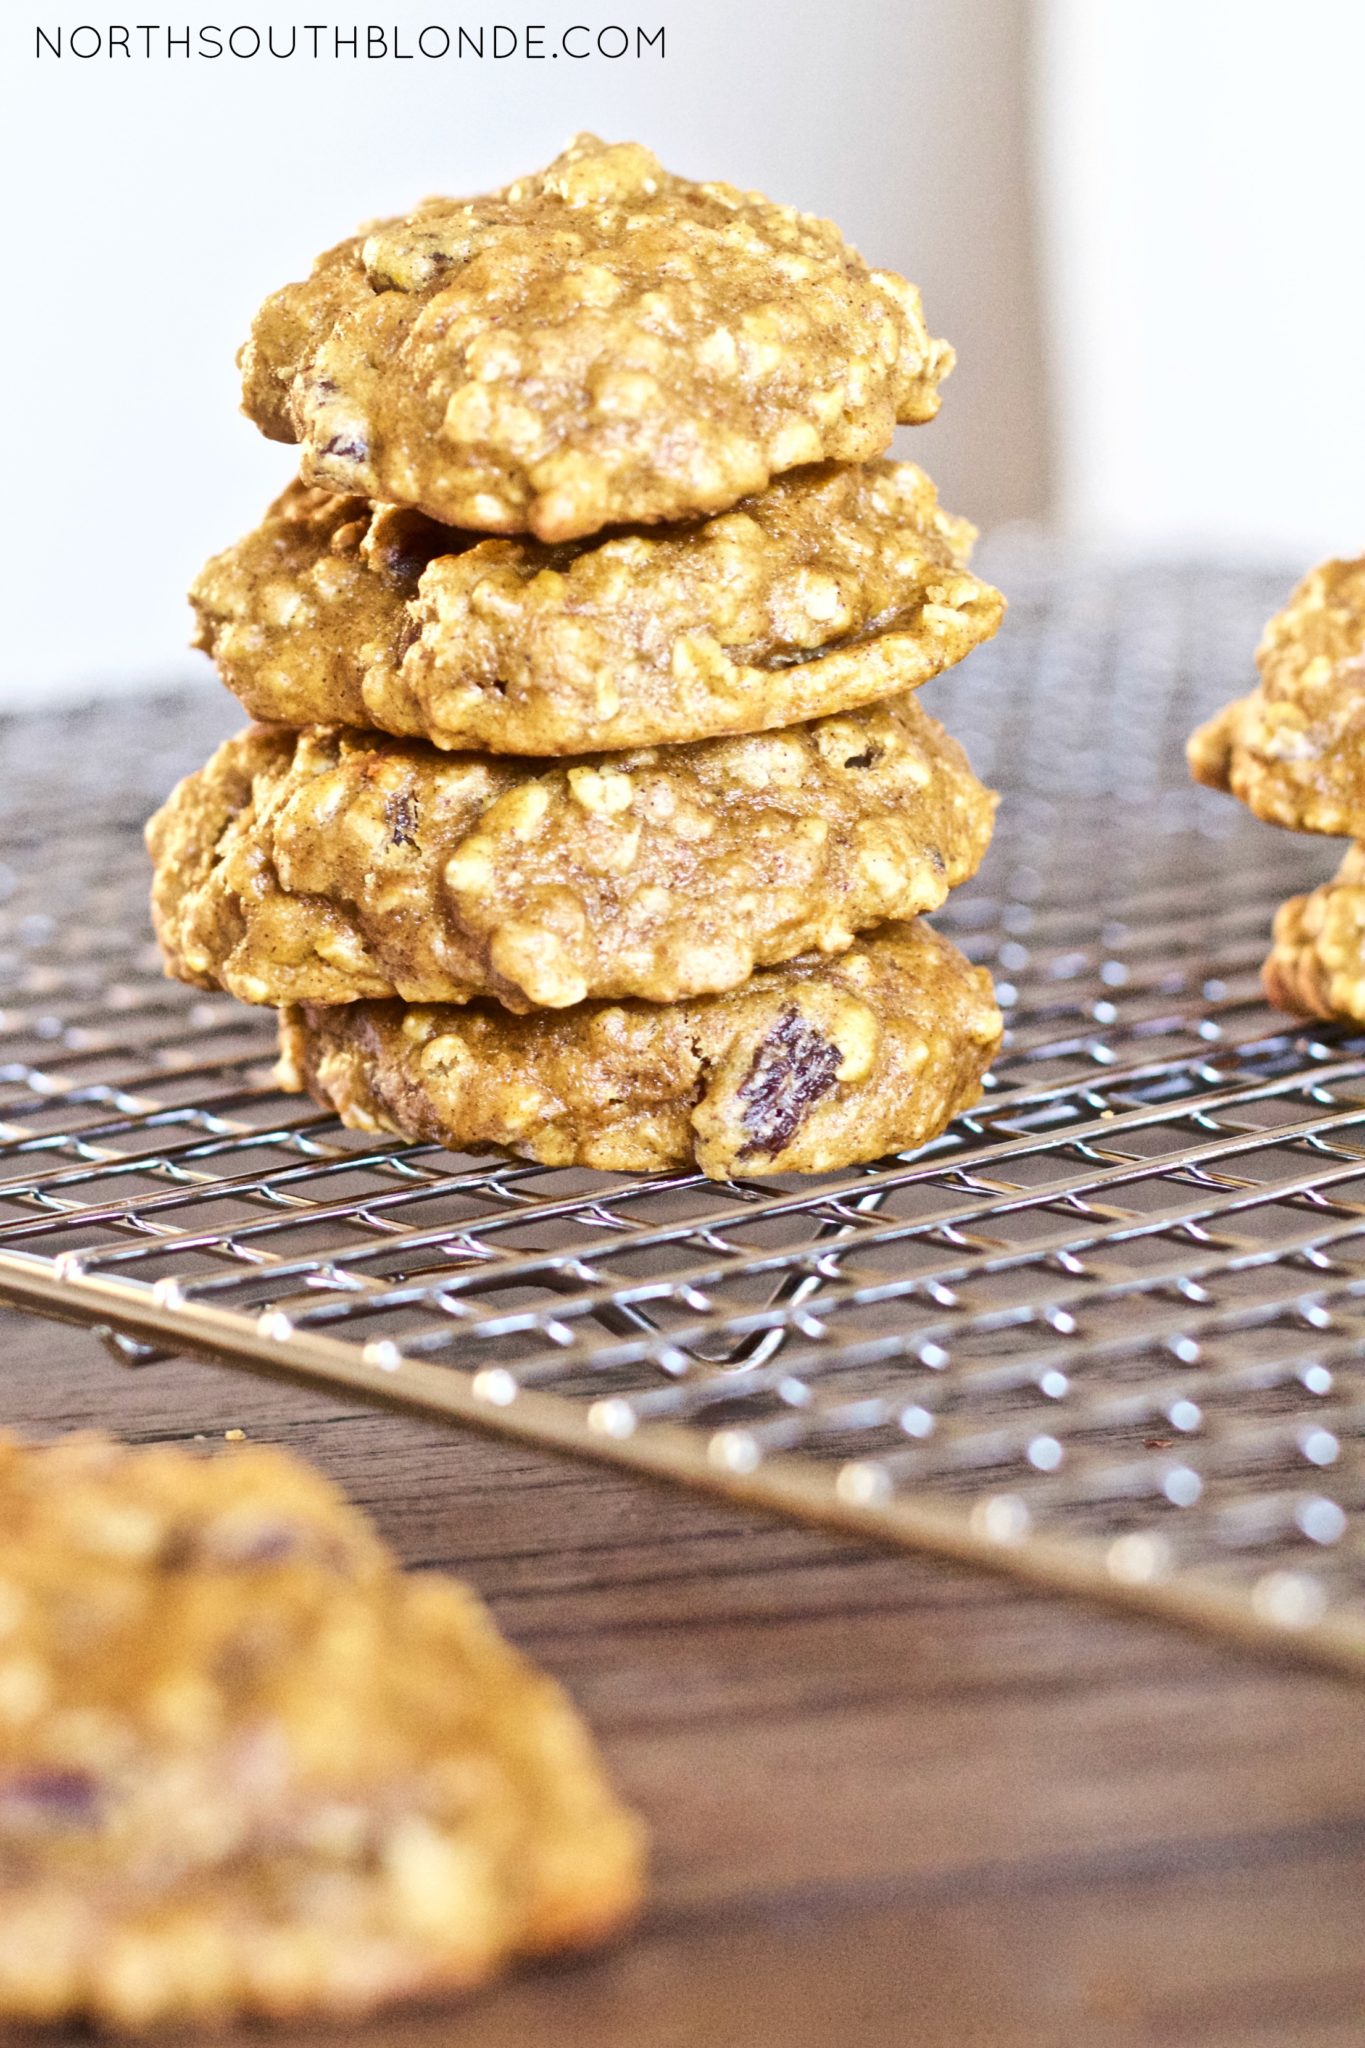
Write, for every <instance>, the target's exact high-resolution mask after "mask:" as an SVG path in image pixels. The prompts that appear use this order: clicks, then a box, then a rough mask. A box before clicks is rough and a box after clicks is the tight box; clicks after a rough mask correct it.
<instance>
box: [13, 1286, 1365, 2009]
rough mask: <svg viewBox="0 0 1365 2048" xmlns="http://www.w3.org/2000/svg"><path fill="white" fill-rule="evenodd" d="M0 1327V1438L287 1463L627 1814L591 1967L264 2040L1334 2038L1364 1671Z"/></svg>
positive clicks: (18, 1327) (1353, 1923)
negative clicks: (607, 1945)
mask: <svg viewBox="0 0 1365 2048" xmlns="http://www.w3.org/2000/svg"><path fill="white" fill-rule="evenodd" d="M0 1338H2V1339H3V1342H4V1358H5V1407H4V1416H3V1420H4V1421H5V1422H6V1423H7V1424H8V1425H10V1426H13V1427H16V1428H19V1429H23V1430H28V1431H33V1432H48V1433H50V1432H51V1431H53V1430H54V1429H57V1428H67V1427H80V1426H89V1425H98V1426H102V1427H108V1428H114V1429H117V1430H118V1431H119V1432H120V1433H122V1434H123V1435H124V1436H126V1437H128V1438H130V1439H133V1440H139V1441H145V1440H150V1439H161V1438H185V1437H189V1436H192V1435H193V1434H195V1433H196V1432H204V1433H207V1434H208V1435H210V1436H213V1435H221V1433H222V1432H223V1431H224V1430H226V1429H229V1428H234V1427H236V1428H242V1429H245V1430H246V1432H247V1434H248V1435H249V1436H251V1437H253V1438H263V1439H270V1440H272V1441H276V1442H280V1443H285V1444H288V1445H289V1446H291V1447H292V1448H293V1449H295V1450H298V1451H301V1452H303V1453H304V1454H305V1455H306V1456H308V1457H310V1458H312V1459H314V1460H316V1461H317V1463H318V1464H319V1465H321V1466H323V1467H324V1468H325V1469H326V1470H327V1471H328V1472H329V1473H331V1474H332V1475H333V1477H334V1478H336V1479H337V1480H338V1481H340V1483H341V1484H342V1485H343V1486H344V1487H345V1488H346V1490H347V1491H348V1492H349V1493H350V1494H351V1495H352V1497H353V1498H354V1499H356V1500H358V1501H360V1502H362V1503H363V1504H364V1505H365V1506H366V1507H367V1508H369V1509H371V1510H372V1511H373V1513H374V1514H375V1515H376V1517H377V1518H378V1520H379V1522H380V1524H381V1525H382V1527H383V1529H384V1531H385V1533H386V1534H387V1535H388V1537H389V1538H390V1539H391V1540H392V1542H393V1543H394V1544H395V1545H396V1546H397V1548H398V1549H399V1551H400V1552H401V1553H402V1555H403V1556H404V1558H405V1559H406V1560H407V1561H408V1562H409V1563H411V1564H414V1565H440V1566H443V1567H449V1568H450V1569H452V1570H454V1571H456V1572H459V1573H460V1574H462V1575H463V1576H465V1577H467V1578H468V1579H470V1580H471V1581H472V1582H473V1583H474V1584H475V1585H476V1586H477V1587H478V1588H479V1590H480V1591H481V1592H482V1593H483V1594H484V1595H486V1597H487V1598H488V1600H489V1601H490V1602H491V1603H492V1606H493V1608H494V1610H495V1612H496V1614H497V1616H498V1619H499V1621H500V1622H501V1623H502V1626H503V1627H504V1629H505V1630H506V1631H507V1633H508V1635H509V1636H511V1637H512V1638H514V1640H515V1641H516V1642H518V1643H519V1644H520V1645H521V1646H522V1647H523V1648H524V1649H526V1650H527V1651H528V1652H529V1653H530V1654H531V1655H532V1656H533V1657H535V1658H536V1659H538V1660H539V1662H540V1663H542V1664H543V1665H545V1666H546V1667H547V1668H548V1669H549V1670H551V1671H552V1672H554V1673H555V1674H556V1676H558V1677H559V1678H560V1679H562V1680H563V1681H564V1682H565V1684H566V1685H568V1686H569V1687H570V1689H571V1690H572V1692H573V1693H574V1695H575V1697H576V1698H577V1699H578V1701H579V1702H580V1704H581V1705H582V1707H583V1709H584V1710H585V1712H586V1713H587V1715H588V1717H589V1719H590V1720H591V1722H592V1724H593V1726H594V1728H595V1729H596V1731H597V1733H598V1735H599V1737H600V1739H601V1743H602V1746H603V1749H604V1750H605V1752H606V1755H607V1757H608V1760H609V1762H610V1765H611V1768H612V1770H613V1772H614V1774H615V1777H616V1779H617V1782H618V1783H619V1784H620V1786H621V1787H622V1789H623V1790H624V1791H625V1792H626V1793H627V1794H628V1795H629V1796H630V1798H631V1799H632V1800H634V1801H635V1802H636V1803H637V1804H638V1805H639V1807H640V1808H641V1809H642V1810H643V1811H644V1813H645V1814H646V1815H647V1816H648V1818H649V1820H650V1822H651V1824H652V1826H653V1829H654V1833H655V1840H656V1856H655V1870H654V1881H653V1891H652V1899H651V1904H650V1908H649V1912H648V1915H647V1918H646V1919H645V1921H644V1924H643V1925H642V1926H641V1928H640V1929H639V1930H638V1932H637V1933H636V1934H635V1936H634V1937H633V1938H632V1939H631V1940H630V1941H629V1942H628V1943H627V1944H626V1945H625V1946H623V1947H621V1948H620V1949H618V1950H617V1951H615V1952H614V1953H612V1954H609V1955H605V1956H602V1957H599V1958H596V1959H594V1960H592V1961H589V1962H586V1963H580V1964H576V1965H574V1966H572V1967H569V1968H561V1969H555V1970H549V1969H547V1970H541V1971H538V1972H535V1973H531V1974H527V1975H523V1976H522V1977H520V1978H519V1979H517V1980H515V1981H513V1982H511V1983H508V1984H506V1985H504V1986H502V1987H500V1988H498V1989H497V1990H495V1991H493V1992H490V1993H489V1994H487V1995H485V1996H484V1997H482V1998H479V1999H477V2000H475V2001H473V2002H471V2003H467V2004H465V2005H463V2006H459V2007H455V2008H447V2009H443V2010H441V2011H439V2012H435V2011H429V2012H423V2013H418V2014H411V2015H405V2016H403V2017H401V2018H396V2019H391V2020H388V2021H386V2022H384V2023H382V2024H374V2025H371V2026H368V2027H359V2028H342V2029H340V2030H337V2029H335V2028H323V2027H320V2028H316V2029H313V2028H305V2029H293V2030H289V2029H286V2030H283V2031H282V2032H280V2033H279V2034H272V2035H271V2036H270V2037H269V2038H270V2040H271V2041H272V2042H273V2041H278V2042H279V2043H280V2044H281V2048H304V2044H307V2048H437V2044H441V2048H445V2044H448V2043H458V2044H459V2048H530V2044H540V2043H545V2044H553V2048H769V2044H771V2048H835V2044H837V2048H901V2044H906V2048H940V2044H942V2048H987V2044H989V2048H1024V2044H1028V2048H1043V2044H1047V2048H1053V2044H1056V2048H1119V2044H1122V2048H1128V2044H1138V2043H1141V2044H1144V2048H1146V2044H1158V2043H1160V2044H1165V2043H1185V2042H1189V2043H1192V2044H1193V2043H1198V2044H1199V2048H1233V2044H1234V2043H1236V2044H1242V2043H1247V2044H1270V2043H1275V2044H1295V2048H1297V2044H1304V2048H1309V2044H1311V2048H1360V2044H1361V2043H1362V2041H1365V1690H1362V1689H1359V1688H1353V1687H1351V1686H1349V1685H1348V1684H1347V1683H1345V1682H1344V1681H1340V1680H1337V1679H1334V1678H1330V1677H1325V1676H1319V1675H1316V1674H1314V1673H1305V1672H1302V1671H1293V1670H1289V1669H1277V1668H1275V1667H1273V1666H1271V1665H1269V1664H1266V1663H1262V1662H1259V1661H1253V1660H1252V1659H1251V1658H1249V1657H1243V1656H1239V1655H1236V1654H1234V1653H1231V1652H1229V1651H1226V1650H1222V1649H1216V1648H1208V1647H1205V1646H1204V1645H1203V1644H1201V1643H1200V1642H1197V1641H1195V1640H1193V1639H1190V1638H1187V1637H1185V1636H1182V1635H1180V1634H1177V1633H1175V1632H1173V1631H1170V1630H1167V1629H1164V1628H1161V1627H1158V1626H1155V1625H1150V1624H1147V1623H1143V1622H1139V1621H1132V1620H1126V1619H1118V1618H1111V1617H1109V1616H1106V1615H1103V1614H1100V1613H1097V1612H1092V1611H1090V1610H1088V1609H1084V1608H1080V1607H1073V1606H1070V1605H1067V1604H1065V1603H1063V1602H1062V1601H1059V1600H1052V1599H1047V1598H1043V1597H1040V1596H1037V1595H1033V1594H1029V1593H1026V1592H1021V1591H1016V1590H1014V1589H1013V1588H1012V1587H1010V1586H1008V1585H1007V1584H1004V1583H1001V1582H997V1581H994V1580H991V1579H988V1578H985V1577H978V1576H974V1575H972V1574H969V1573H967V1572H965V1571H958V1570H953V1569H950V1568H947V1567H945V1566H943V1565H941V1564H936V1563H932V1562H920V1561H919V1560H916V1559H913V1558H908V1557H904V1556H885V1555H878V1554H871V1553H868V1552H866V1551H864V1550H861V1549H859V1548H857V1547H856V1546H855V1545H853V1544H851V1543H847V1542H843V1541H838V1540H835V1539H832V1538H826V1537H823V1536H819V1535H814V1534H811V1533H808V1532H806V1531H804V1530H800V1529H795V1528H785V1527H779V1526H775V1525H774V1524H772V1523H770V1522H767V1521H764V1520H761V1519H758V1518H756V1517H751V1516H748V1515H744V1514H739V1513H735V1512H732V1511H729V1510H727V1509H724V1508H721V1507H718V1506H716V1505H715V1504H713V1503H710V1502H706V1501H699V1500H694V1499H691V1498H689V1497H687V1496H685V1495H683V1494H681V1493H674V1492H670V1491H664V1490H656V1489H655V1488H653V1487H651V1486H649V1485H647V1484H645V1483H643V1482H640V1481H637V1480H634V1479H631V1478H629V1477H626V1476H617V1475H615V1474H612V1473H610V1472H607V1471H604V1470H601V1469H592V1468H587V1467H584V1468H579V1467H578V1466H575V1465H570V1464H567V1463H559V1462H554V1461H552V1460H550V1459H548V1458H544V1457H541V1456H537V1455H532V1454H529V1453H527V1452H525V1451H523V1450H519V1449H516V1448H513V1447H510V1446H506V1445H503V1444H499V1443H494V1442H486V1441H483V1440H480V1439H476V1438H473V1437H466V1436H462V1435H456V1434H452V1433H450V1432H449V1431H446V1430H443V1429H441V1428H438V1427H435V1426H431V1425H427V1424H425V1423H421V1422H418V1421H414V1420H411V1419H408V1418H405V1417H401V1416H393V1415H383V1414H372V1413H368V1412H365V1411H363V1410H358V1409H356V1408H354V1407H352V1406H349V1405H347V1404H346V1403H344V1402H342V1401H338V1400H333V1399H330V1398H327V1397H325V1396H323V1395H319V1394H317V1393H315V1392H303V1391H299V1390H296V1389H293V1388H290V1387H285V1386H276V1385H273V1384H269V1383H267V1382H264V1381H260V1380H255V1379H252V1378H250V1377H247V1376H245V1375H243V1374H240V1373H237V1372H230V1371H228V1370H225V1369H220V1368H216V1367H209V1366H205V1365H199V1364H191V1363H186V1362H183V1361H177V1362H174V1363H170V1364H163V1365H156V1366H150V1367H144V1368H140V1369H136V1370H130V1369H128V1368H126V1367H122V1366H120V1365H118V1364H117V1363H115V1362H114V1360H113V1359H112V1358H110V1357H108V1356H107V1355H106V1354H105V1353H104V1352H103V1350H102V1349H101V1348H100V1347H99V1345H98V1343H97V1342H96V1340H95V1339H94V1338H93V1337H90V1336H88V1335H86V1334H84V1333H82V1332H80V1331H75V1330H64V1329H61V1328H58V1327H56V1326H53V1325H48V1324H43V1323H37V1322H31V1321H29V1320H27V1319H25V1318H21V1317H19V1316H15V1315H10V1314H5V1313H0ZM70 2038H71V2039H73V2040H74V2039H75V2038H76V2037H75V2036H72V2037H70ZM251 2038H254V2039H257V2040H260V2039H262V2038H263V2037H262V2036H261V2035H259V2034H255V2035H253V2036H252V2037H251Z"/></svg>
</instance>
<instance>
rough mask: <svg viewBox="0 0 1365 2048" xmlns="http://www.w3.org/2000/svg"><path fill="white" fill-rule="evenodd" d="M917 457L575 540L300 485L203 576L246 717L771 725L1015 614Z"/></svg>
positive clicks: (903, 673)
mask: <svg viewBox="0 0 1365 2048" xmlns="http://www.w3.org/2000/svg"><path fill="white" fill-rule="evenodd" d="M973 539H974V534H973V530H972V528H971V527H970V526H969V525H968V524H967V523H966V521H965V520H961V519H956V518H954V517H953V516H952V515H951V514H949V513H947V512H945V511H944V510H943V509H942V507H941V506H940V505H939V503H938V499H937V496H936V494H935V491H934V487H933V485H932V484H931V483H930V481H929V479H928V477H926V476H925V474H924V472H923V471H922V470H919V469H916V467H915V466H914V464H913V463H909V462H876V463H871V464H869V465H868V466H866V467H859V468H839V467H835V466H833V465H823V466H821V467H817V468H813V469H803V470H799V471H796V472H794V473H793V474H792V475H790V476H788V477H784V478H783V479H782V480H781V481H780V482H778V483H776V484H774V485H773V486H772V487H771V488H770V489H769V490H767V491H765V492H764V493H763V494H762V495H761V496H759V497H756V498H752V499H749V500H748V501H747V502H746V503H744V504H743V505H741V506H738V507H736V509H735V510H733V511H731V512H727V513H725V514H722V515H721V516H720V517H718V518H713V519H704V520H694V521H692V522H690V523H688V524H687V525H685V526H681V527H676V528H669V529H662V528H661V529H644V530H637V531H633V532H625V533H620V532H618V533H614V534H612V535H610V536H609V537H607V538H604V539H598V540H595V541H592V542H587V543H578V544H574V545H569V546H562V547H547V546H545V545H543V544H542V543H541V542H539V541H534V540H526V539H519V540H488V539H480V538H479V537H478V536H477V535H475V534H471V533H468V532H459V531H456V530H454V529H452V528H450V527H443V526H437V525H435V524H434V523H433V522H432V521H430V520H428V519H425V518H424V517H423V516H422V515H421V514H420V513H416V512H409V511H401V510H399V509H397V508H396V507H394V506H391V505H389V506H377V507H376V506H371V505H370V504H368V503H367V502H366V501H365V500H364V499H360V498H346V497H339V496H334V495H333V494H331V493H329V492H327V491H320V490H313V489H309V488H308V487H307V486H305V485H302V484H292V485H291V486H290V487H289V488H288V489H287V490H286V491H285V492H284V494H283V495H282V496H281V497H280V498H279V499H278V500H277V501H276V503H275V504H274V505H272V507H271V508H270V510H269V512H267V514H266V516H265V519H264V520H263V522H262V523H261V525H260V526H259V527H258V528H257V529H256V530H255V532H253V533H251V534H248V535H247V536H246V538H245V539H243V540H241V541H238V542H237V544H236V545H235V546H234V547H230V548H228V549H227V550H226V551H225V552H224V553H222V554H220V555H216V556H215V557H214V558H213V560H212V561H210V562H209V563H208V564H207V565H206V566H205V568H204V569H203V570H202V571H201V573H200V575H199V577H198V579H197V581H196V582H195V585H194V587H193V589H192V590H191V592H190V599H191V603H192V604H193V605H194V608H195V612H196V614H197V618H198V638H197V643H196V644H197V645H198V646H200V647H202V648H204V649H205V650H206V652H208V653H209V654H210V655H212V657H213V659H214V661H215V663H216V664H217V667H218V670H219V673H220V674H221V676H222V678H223V680H224V682H225V683H226V684H227V686H228V688H229V689H230V690H232V691H233V693H234V694H235V695H236V696H237V697H239V698H240V699H241V701H242V703H243V704H244V705H245V706H246V708H247V710H248V711H250V712H251V714H252V716H253V717H256V718H262V719H269V720H274V721H277V722H279V723H281V724H284V725H310V724H324V725H325V724H333V723H339V724H347V725H357V726H372V727H375V728H377V729H378V730H379V731H381V732H390V733H395V734H398V735H401V736H411V737H415V738H425V739H429V740H431V741H433V742H434V743H435V745H437V746H439V747H445V748H453V749H458V748H463V747H475V748H480V749H482V750H484V751H487V752H492V753H514V754H515V753H525V754H566V753H586V752H592V751H596V750H598V749H604V748H606V749H610V748H618V747H633V746H652V745H655V744H658V743H674V742H679V741H686V740H694V739H705V738H707V737H709V736H711V735H714V734H719V733H728V732H757V731H760V730H765V729H767V728H770V727H773V726H782V725H791V724H795V723H796V722H797V721H798V720H800V719H805V718H815V717H819V716H821V715H822V714H824V713H826V712H831V711H842V710H846V709H849V708H851V707H853V706H856V705H859V704H867V703H871V702H872V701H873V700H874V699H877V698H880V697H887V696H891V695H893V694H894V693H896V692H898V691H903V690H908V689H913V688H915V687H916V686H917V685H919V684H920V683H923V682H925V681H927V680H928V678H929V677H931V676H934V675H937V674H938V673H939V672H940V671H941V670H943V669H945V668H949V667H951V666H952V664H953V663H954V662H957V661H960V660H961V659H962V657H963V656H964V655H965V654H967V653H969V652H970V651H971V649H972V648H973V647H975V646H977V645H978V644H979V643H980V642H981V641H983V640H988V639H989V638H990V636H991V635H992V634H993V633H994V631H995V629H996V627H997V626H998V625H999V623H1000V618H1001V614H1002V613H1003V610H1004V600H1003V599H1002V598H1001V596H1000V594H999V592H998V591H996V590H993V589H992V588H991V587H990V585H989V584H985V583H981V582H979V581H978V580H977V578H976V577H974V576H972V575H971V574H970V573H969V571H968V569H967V566H966V564H967V558H968V555H969V553H970V549H971V543H972V540H973Z"/></svg>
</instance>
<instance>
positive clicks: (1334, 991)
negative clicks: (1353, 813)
mask: <svg viewBox="0 0 1365 2048" xmlns="http://www.w3.org/2000/svg"><path fill="white" fill-rule="evenodd" d="M1262 978H1263V980H1264V982H1265V991H1266V994H1267V995H1268V996H1269V998H1270V1000H1271V1002H1272V1003H1276V1004H1278V1005H1279V1007H1280V1008H1281V1009H1282V1010H1291V1011H1293V1012H1294V1013H1295V1015H1297V1016H1300V1017H1347V1018H1351V1019H1353V1020H1354V1021H1355V1022H1356V1023H1362V1024H1365V847H1360V846H1352V847H1351V848H1350V849H1349V851H1348V852H1347V854H1346V858H1345V859H1344V860H1343V861H1342V863H1341V866H1340V867H1339V868H1338V870H1337V872H1336V874H1335V876H1334V877H1333V879H1332V880H1331V881H1330V882H1324V883H1323V885H1322V887H1321V888H1320V889H1314V890H1312V891H1311V892H1310V893H1309V894H1308V895H1306V896H1293V897H1291V898H1290V900H1289V902H1288V903H1285V904H1283V905H1282V906H1281V908H1280V909H1279V910H1278V911H1277V912H1276V915H1275V935H1274V944H1273V945H1272V947H1271V951H1270V957H1269V959H1268V960H1267V961H1266V963H1265V969H1264V973H1263V977H1262Z"/></svg>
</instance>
